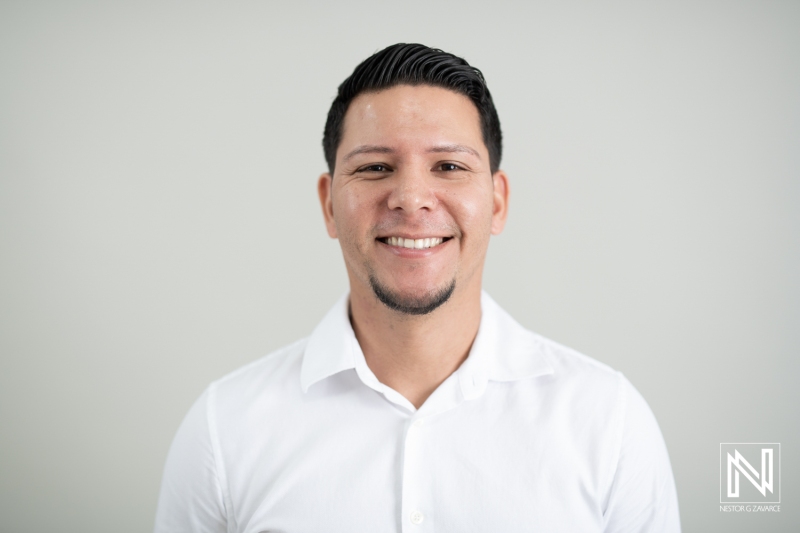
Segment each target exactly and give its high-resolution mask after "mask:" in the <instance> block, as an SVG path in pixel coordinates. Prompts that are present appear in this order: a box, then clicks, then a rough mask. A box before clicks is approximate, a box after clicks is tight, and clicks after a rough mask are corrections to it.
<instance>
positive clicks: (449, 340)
mask: <svg viewBox="0 0 800 533" xmlns="http://www.w3.org/2000/svg"><path fill="white" fill-rule="evenodd" d="M464 289H465V290H463V291H459V290H458V288H456V290H455V291H454V292H453V295H452V296H451V297H450V299H449V300H448V301H447V302H446V303H444V304H443V305H442V306H441V307H439V308H438V309H436V310H435V311H433V312H431V313H429V314H427V315H420V316H414V315H407V314H402V313H400V312H398V311H394V310H391V309H389V308H388V307H387V306H385V305H384V304H382V303H381V302H380V301H378V299H377V298H376V297H375V296H374V295H373V294H372V293H371V292H369V293H367V294H363V293H361V292H359V291H351V293H350V320H351V322H352V325H353V330H354V331H355V334H356V338H357V339H358V342H359V344H360V345H361V350H362V351H363V352H364V357H365V359H366V361H367V365H368V366H369V368H370V370H372V372H373V373H374V374H375V376H376V377H377V378H378V380H379V381H380V382H381V383H383V384H384V385H387V386H389V387H391V388H392V389H394V390H396V391H397V392H399V393H400V394H402V395H403V396H404V397H405V398H406V399H407V400H408V401H410V402H411V403H412V404H413V405H414V406H415V407H416V408H419V407H420V406H422V404H423V403H424V402H425V400H426V399H427V398H428V396H430V395H431V393H432V392H433V391H434V390H436V388H437V387H438V386H439V385H440V384H441V383H442V382H443V381H444V380H445V379H447V377H448V376H450V374H452V373H453V372H455V371H456V369H458V367H459V366H460V365H461V363H463V362H464V360H465V359H466V358H467V355H468V354H469V350H470V348H471V347H472V342H473V340H475V336H476V335H477V333H478V326H479V325H480V320H481V302H480V295H481V293H480V287H479V286H478V287H465V288H464Z"/></svg>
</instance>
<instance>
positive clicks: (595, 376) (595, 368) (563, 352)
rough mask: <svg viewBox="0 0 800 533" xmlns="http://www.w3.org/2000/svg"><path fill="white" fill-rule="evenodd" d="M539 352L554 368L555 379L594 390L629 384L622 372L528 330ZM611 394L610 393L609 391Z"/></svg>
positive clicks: (616, 388)
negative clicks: (573, 382)
mask: <svg viewBox="0 0 800 533" xmlns="http://www.w3.org/2000/svg"><path fill="white" fill-rule="evenodd" d="M528 333H529V334H530V335H531V336H532V337H533V339H534V340H535V342H536V346H537V349H538V350H541V353H542V355H544V357H545V358H546V359H547V360H548V361H549V362H550V364H551V365H552V367H553V378H554V379H556V380H559V381H562V380H572V381H578V382H585V383H586V384H587V385H588V384H591V385H592V386H593V388H595V389H596V387H602V386H606V387H608V388H610V389H614V390H618V388H619V387H621V386H625V384H627V383H628V381H627V379H626V378H625V376H624V375H623V374H622V372H620V371H618V370H615V369H613V368H612V367H610V366H609V365H607V364H605V363H602V362H600V361H598V360H597V359H594V358H592V357H589V356H588V355H585V354H583V353H581V352H579V351H577V350H575V349H573V348H570V347H568V346H564V345H563V344H560V343H558V342H556V341H554V340H551V339H549V338H547V337H544V336H542V335H539V334H538V333H535V332H532V331H530V330H528ZM609 392H610V391H609Z"/></svg>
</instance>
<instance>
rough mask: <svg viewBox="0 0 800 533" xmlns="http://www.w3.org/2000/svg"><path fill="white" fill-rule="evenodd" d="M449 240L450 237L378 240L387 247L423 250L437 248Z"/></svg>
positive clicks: (385, 238)
mask: <svg viewBox="0 0 800 533" xmlns="http://www.w3.org/2000/svg"><path fill="white" fill-rule="evenodd" d="M451 238H452V237H426V238H424V239H406V238H403V237H380V238H379V239H378V240H379V241H381V242H382V243H384V244H388V245H389V246H399V247H401V248H413V249H416V250H424V249H425V248H433V247H434V246H439V245H440V244H442V243H443V242H445V241H449V240H450V239H451Z"/></svg>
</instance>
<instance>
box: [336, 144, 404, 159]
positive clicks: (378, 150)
mask: <svg viewBox="0 0 800 533" xmlns="http://www.w3.org/2000/svg"><path fill="white" fill-rule="evenodd" d="M392 153H394V149H393V148H389V147H388V146H378V145H375V144H364V145H361V146H359V147H358V148H356V149H355V150H352V151H351V152H350V153H348V154H347V155H346V156H344V157H343V158H342V163H344V162H346V161H347V160H348V159H350V158H351V157H355V156H357V155H358V154H392Z"/></svg>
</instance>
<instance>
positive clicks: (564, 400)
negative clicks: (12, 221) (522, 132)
mask: <svg viewBox="0 0 800 533" xmlns="http://www.w3.org/2000/svg"><path fill="white" fill-rule="evenodd" d="M501 141H502V139H501V133H500V123H499V120H498V117H497V112H496V111H495V108H494V104H493V102H492V98H491V95H490V93H489V91H488V89H487V88H486V84H485V81H484V79H483V76H482V75H481V73H480V72H479V71H478V70H477V69H475V68H473V67H471V66H469V65H468V64H467V63H466V61H464V60H463V59H460V58H458V57H455V56H453V55H451V54H448V53H445V52H442V51H440V50H436V49H431V48H428V47H426V46H422V45H417V44H413V45H407V44H398V45H394V46H390V47H388V48H386V49H384V50H382V51H380V52H378V53H376V54H375V55H373V56H372V57H370V58H368V59H367V60H366V61H364V62H363V63H361V64H360V65H359V66H358V67H357V68H356V69H355V71H354V72H353V74H352V75H351V76H350V77H349V78H347V79H346V80H345V81H344V82H343V83H342V85H341V86H340V87H339V94H338V96H337V98H336V100H335V101H334V102H333V104H332V106H331V110H330V113H329V115H328V121H327V124H326V126H325V134H324V139H323V147H324V149H325V156H326V159H327V163H328V167H329V171H328V172H327V173H325V174H323V175H322V176H321V177H320V179H319V182H318V193H319V199H320V202H321V206H322V211H323V215H324V219H325V225H326V228H327V231H328V234H329V235H330V236H331V237H333V238H337V239H339V242H340V244H341V247H342V255H343V257H344V261H345V265H346V267H347V273H348V277H349V281H350V291H349V294H347V295H345V296H343V297H342V299H341V300H340V301H339V302H338V303H337V304H336V305H335V306H334V307H333V309H332V310H331V311H330V312H329V313H328V315H327V316H326V317H325V318H324V319H323V320H322V322H321V323H320V324H319V325H318V326H317V328H316V329H315V330H314V331H313V333H312V334H311V336H310V337H309V338H307V339H304V340H301V341H299V342H297V343H295V344H292V345H291V346H288V347H286V348H284V349H281V350H279V351H277V352H275V353H273V354H270V355H268V356H266V357H264V358H262V359H260V360H258V361H256V362H254V363H252V364H250V365H248V366H247V367H244V368H242V369H240V370H239V371H237V372H234V373H233V374H231V375H229V376H226V377H224V378H222V379H221V380H218V381H216V382H214V383H213V384H212V385H211V386H210V387H209V388H208V389H207V390H206V392H205V393H204V394H203V395H202V396H201V397H200V399H199V400H198V401H197V402H196V403H195V405H194V406H193V407H192V409H191V410H190V412H189V414H188V415H187V416H186V419H185V420H184V422H183V424H182V425H181V428H180V429H179V431H178V434H177V436H176V437H175V440H174V442H173V445H172V448H171V450H170V453H169V457H168V459H167V465H166V468H165V472H164V480H163V483H162V490H161V496H160V500H159V507H158V512H157V518H156V531H157V532H167V531H198V532H200V531H203V532H235V531H241V532H245V531H246V532H254V533H255V532H267V531H276V532H277V531H280V532H287V533H292V532H321V531H325V532H339V531H341V532H345V531H346V532H348V533H352V532H354V531H369V532H377V531H380V532H388V531H420V532H423V531H440V532H441V531H445V532H472V531H475V532H478V531H480V532H489V531H501V532H506V533H508V532H516V531H520V532H522V531H574V532H581V533H584V532H601V531H608V532H616V531H658V532H662V531H664V532H674V531H679V530H680V523H679V518H678V506H677V498H676V493H675V485H674V480H673V477H672V471H671V468H670V465H669V459H668V456H667V451H666V447H665V445H664V442H663V439H662V437H661V433H660V431H659V429H658V425H657V423H656V421H655V418H654V417H653V414H652V412H651V411H650V409H649V408H648V407H647V404H646V403H645V401H644V400H643V399H642V397H641V396H640V395H639V394H638V393H637V392H636V390H635V389H634V388H633V387H632V385H631V384H630V383H629V382H628V381H627V380H626V379H625V378H624V377H623V376H622V375H621V374H619V373H618V372H615V371H613V370H612V369H610V368H608V367H607V366H605V365H603V364H601V363H598V362H596V361H594V360H592V359H590V358H588V357H586V356H583V355H581V354H578V353H576V352H574V351H572V350H570V349H568V348H565V347H563V346H560V345H558V344H556V343H554V342H552V341H549V340H547V339H545V338H543V337H541V336H538V335H536V334H534V333H532V332H530V331H527V330H525V329H524V328H523V327H522V326H520V325H519V324H517V323H516V322H515V321H514V320H513V319H512V318H511V317H510V316H509V315H508V314H506V313H505V312H504V311H503V310H502V309H501V308H500V307H499V306H498V305H497V304H496V303H495V302H494V301H492V299H491V298H490V297H489V296H488V295H487V294H485V293H483V292H482V290H481V277H482V272H483V265H484V260H485V257H486V251H487V249H488V245H489V240H490V238H491V235H493V234H498V233H500V232H501V231H502V229H503V226H504V224H505V221H506V215H507V209H508V197H509V187H508V177H507V176H506V174H505V173H504V172H503V171H502V170H500V169H499V165H500V157H501V153H502V148H501V147H502V143H501Z"/></svg>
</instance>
